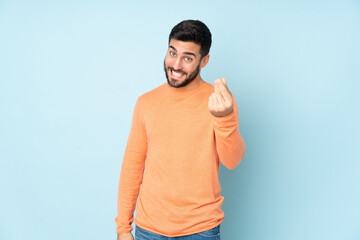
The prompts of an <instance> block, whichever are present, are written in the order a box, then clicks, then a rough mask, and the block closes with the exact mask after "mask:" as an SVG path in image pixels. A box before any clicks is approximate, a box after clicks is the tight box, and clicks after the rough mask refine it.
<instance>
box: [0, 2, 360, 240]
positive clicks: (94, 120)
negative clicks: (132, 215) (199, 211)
mask: <svg viewBox="0 0 360 240" xmlns="http://www.w3.org/2000/svg"><path fill="white" fill-rule="evenodd" d="M184 19H199V20H202V21H203V22H205V23H206V24H207V25H208V26H209V28H210V30H211V31H212V34H213V46H212V48H211V50H210V62H209V64H208V65H207V66H206V67H205V68H204V69H203V70H202V77H203V78H204V79H205V80H206V81H207V82H209V83H211V84H213V82H214V80H215V79H217V78H220V77H226V78H227V82H228V86H229V88H230V90H231V91H232V93H233V94H234V96H235V98H236V100H237V103H238V107H239V124H240V132H241V134H242V136H243V137H244V139H245V143H246V153H245V156H244V158H243V160H242V162H241V163H240V165H238V166H237V168H235V169H234V170H231V171H230V170H228V169H226V168H225V167H224V166H223V165H221V167H220V182H221V186H222V195H223V196H224V198H225V199H224V204H223V210H224V212H225V220H224V221H223V223H222V224H221V234H222V239H223V240H237V239H246V240H304V239H306V240H317V239H326V240H338V239H341V240H358V239H360V162H359V161H360V154H359V148H360V142H359V135H360V131H359V122H360V114H359V103H360V101H359V100H360V97H359V87H360V86H359V85H360V84H359V80H360V77H359V76H360V57H359V56H360V47H359V46H360V44H359V43H360V2H359V1H277V0H275V1H221V3H220V1H193V0H191V1H176V2H175V1H133V2H132V3H127V2H125V1H124V2H122V1H98V2H96V1H52V2H50V1H36V0H35V1H6V0H3V1H0V114H1V116H0V187H1V197H0V239H2V240H21V239H31V240H63V239H67V240H72V239H74V240H75V239H88V240H92V239H94V240H97V239H116V234H115V222H114V218H115V216H116V202H117V190H118V189H117V188H118V181H119V175H120V169H121V164H122V158H123V154H124V150H125V147H126V142H127V138H128V134H129V130H130V125H131V117H132V112H133V108H134V105H135V102H136V99H137V97H138V96H139V95H141V94H143V93H145V92H147V91H149V90H151V89H153V88H155V87H157V86H159V85H160V84H162V83H164V82H165V81H166V79H165V74H164V71H163V60H164V57H165V54H166V51H167V46H168V45H167V44H168V35H169V33H170V30H171V28H172V27H173V26H174V25H175V24H177V23H178V22H180V21H181V20H184ZM133 233H134V232H133Z"/></svg>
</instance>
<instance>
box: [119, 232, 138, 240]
mask: <svg viewBox="0 0 360 240" xmlns="http://www.w3.org/2000/svg"><path fill="white" fill-rule="evenodd" d="M117 240H134V237H133V235H132V234H131V232H125V233H120V234H118V237H117Z"/></svg>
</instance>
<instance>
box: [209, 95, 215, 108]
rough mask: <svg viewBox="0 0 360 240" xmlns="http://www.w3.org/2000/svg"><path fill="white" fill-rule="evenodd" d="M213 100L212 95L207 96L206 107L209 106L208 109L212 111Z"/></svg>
mask: <svg viewBox="0 0 360 240" xmlns="http://www.w3.org/2000/svg"><path fill="white" fill-rule="evenodd" d="M213 105H214V103H213V100H212V97H211V95H210V96H209V103H208V108H209V111H212V110H213Z"/></svg>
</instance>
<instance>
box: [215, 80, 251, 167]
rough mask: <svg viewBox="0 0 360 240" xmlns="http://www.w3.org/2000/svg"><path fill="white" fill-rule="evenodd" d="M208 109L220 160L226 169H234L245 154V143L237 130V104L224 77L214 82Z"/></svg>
mask: <svg viewBox="0 0 360 240" xmlns="http://www.w3.org/2000/svg"><path fill="white" fill-rule="evenodd" d="M209 111H210V113H211V115H212V118H213V121H214V131H215V140H216V150H217V153H218V156H219V158H220V161H221V162H222V163H223V164H224V165H225V166H226V167H227V168H228V169H234V168H235V167H236V166H237V165H238V164H239V163H240V161H241V159H242V158H243V156H244V154H245V143H244V139H243V138H242V137H241V135H240V132H239V123H238V109H237V104H236V101H235V98H234V96H233V95H232V94H231V92H230V91H229V89H228V88H227V86H226V82H225V79H224V78H222V79H220V80H216V81H215V83H214V93H212V94H211V96H210V97H209Z"/></svg>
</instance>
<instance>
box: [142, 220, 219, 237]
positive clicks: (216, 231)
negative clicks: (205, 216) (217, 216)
mask: <svg viewBox="0 0 360 240" xmlns="http://www.w3.org/2000/svg"><path fill="white" fill-rule="evenodd" d="M170 239H176V240H204V239H206V240H220V224H219V225H218V226H217V227H214V228H212V229H210V230H206V231H203V232H199V233H194V234H190V235H185V236H179V237H166V236H163V235H159V234H156V233H153V232H150V231H148V230H145V229H142V228H140V227H139V226H137V225H136V229H135V240H170Z"/></svg>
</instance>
